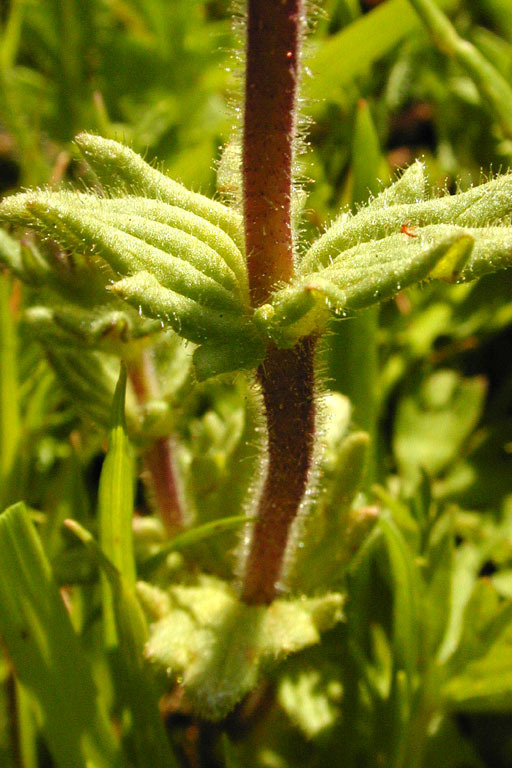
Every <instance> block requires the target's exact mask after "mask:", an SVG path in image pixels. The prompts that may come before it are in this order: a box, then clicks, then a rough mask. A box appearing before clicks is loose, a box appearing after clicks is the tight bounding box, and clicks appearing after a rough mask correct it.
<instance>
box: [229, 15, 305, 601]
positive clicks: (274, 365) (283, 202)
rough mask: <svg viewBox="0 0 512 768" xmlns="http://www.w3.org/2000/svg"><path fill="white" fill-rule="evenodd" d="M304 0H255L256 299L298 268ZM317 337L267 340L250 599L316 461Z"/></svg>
mask: <svg viewBox="0 0 512 768" xmlns="http://www.w3.org/2000/svg"><path fill="white" fill-rule="evenodd" d="M303 15H304V14H303V0H248V21H247V57H246V80H245V114H244V137H243V142H244V143H243V186H244V226H245V245H246V253H247V259H248V267H249V287H250V292H251V299H252V303H253V306H259V305H261V304H263V303H264V302H265V301H267V300H268V297H269V296H270V294H271V293H272V291H273V290H274V288H275V286H276V284H278V283H280V282H289V281H290V280H291V278H292V277H293V272H294V258H293V257H294V250H293V245H294V244H293V230H292V222H291V194H292V169H293V154H294V144H295V138H296V122H297V119H296V105H297V80H298V69H299V56H300V51H299V49H300V40H301V33H302V29H301V27H302V24H303ZM313 351H314V339H312V338H306V339H303V340H301V341H300V342H299V343H298V344H297V345H296V346H295V347H294V348H293V349H277V348H276V347H274V346H269V348H268V350H267V354H266V357H265V360H264V362H263V364H262V365H261V366H260V368H259V369H258V380H259V383H260V385H261V389H262V393H263V401H264V405H265V415H266V421H267V430H268V438H267V439H268V445H267V452H268V464H267V475H266V479H265V483H264V487H263V491H262V494H261V497H260V499H259V502H258V508H257V510H256V516H255V521H254V523H253V528H252V534H251V538H250V544H249V551H248V554H247V559H246V562H245V573H244V581H243V587H242V597H243V599H244V600H245V601H246V602H247V603H254V604H259V603H270V602H272V600H273V599H274V597H275V595H276V584H277V582H278V580H279V576H280V573H281V570H282V566H283V560H284V556H285V552H286V547H287V543H288V539H289V533H290V527H291V525H292V523H293V521H294V519H295V517H296V515H297V513H298V511H299V509H300V505H301V502H302V500H303V497H304V492H305V490H306V486H307V482H308V479H309V470H310V467H311V462H312V453H313V442H314V431H315V402H314V373H313Z"/></svg>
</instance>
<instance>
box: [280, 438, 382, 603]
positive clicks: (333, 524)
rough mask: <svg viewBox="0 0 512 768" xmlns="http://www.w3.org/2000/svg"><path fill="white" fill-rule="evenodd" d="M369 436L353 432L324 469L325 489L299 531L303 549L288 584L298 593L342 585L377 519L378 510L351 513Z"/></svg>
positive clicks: (361, 473) (299, 553)
mask: <svg viewBox="0 0 512 768" xmlns="http://www.w3.org/2000/svg"><path fill="white" fill-rule="evenodd" d="M368 445H369V437H368V435H367V434H366V433H365V432H355V433H353V434H351V435H349V436H348V437H346V438H345V439H344V440H343V441H342V442H341V445H339V446H338V451H337V457H336V462H335V466H334V467H332V469H331V471H329V470H327V471H326V468H325V467H322V469H321V471H322V476H323V488H322V493H320V494H319V498H318V499H317V500H316V502H315V504H314V506H313V508H312V509H311V511H310V513H309V515H308V516H307V518H306V519H305V520H304V523H303V526H302V530H301V532H300V537H299V538H300V546H299V547H298V548H297V549H296V550H295V552H294V555H293V565H292V566H290V574H289V575H287V577H286V584H287V585H288V586H290V588H291V589H292V590H293V592H295V593H306V594H313V593H314V592H315V590H317V589H319V588H321V589H328V588H329V589H332V588H334V587H335V586H337V585H339V584H340V583H341V582H342V579H343V576H344V571H345V569H346V568H347V565H348V563H349V562H350V560H351V558H352V557H353V556H354V555H355V554H356V552H357V550H358V549H359V546H360V544H361V543H362V541H363V540H364V538H365V537H366V536H367V535H368V533H369V532H370V530H371V529H372V527H373V525H374V524H375V523H376V521H377V515H376V510H375V509H374V508H373V509H368V508H365V507H363V508H362V509H355V510H351V505H352V502H353V501H354V498H355V496H356V493H357V492H358V491H359V488H360V485H361V482H362V479H363V473H364V468H365V463H366V460H367V455H368Z"/></svg>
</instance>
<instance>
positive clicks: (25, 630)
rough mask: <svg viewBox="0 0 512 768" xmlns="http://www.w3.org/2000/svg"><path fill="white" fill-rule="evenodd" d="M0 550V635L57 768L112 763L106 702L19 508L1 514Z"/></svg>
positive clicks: (114, 758) (113, 745) (114, 755)
mask: <svg viewBox="0 0 512 768" xmlns="http://www.w3.org/2000/svg"><path fill="white" fill-rule="evenodd" d="M0 553H1V557H0V634H1V635H2V638H3V641H4V643H5V645H6V647H7V650H8V653H9V657H10V659H11V660H12V663H13V665H14V668H15V670H16V674H17V676H18V677H19V679H20V681H21V682H22V684H23V685H24V686H25V687H26V688H27V690H29V691H30V692H31V694H32V695H33V696H34V697H35V699H36V700H37V703H38V707H39V709H40V711H41V713H42V715H43V732H44V734H45V736H46V738H47V740H48V746H49V748H50V751H51V753H52V756H53V758H54V759H55V762H56V765H58V766H60V767H61V768H85V766H86V764H88V761H91V764H93V765H95V766H98V767H100V766H101V767H102V768H111V766H114V765H118V762H117V759H118V755H117V747H116V743H115V740H114V736H113V732H112V730H111V728H110V724H109V723H108V721H107V717H106V713H105V711H104V703H103V701H102V699H101V698H100V697H99V696H98V691H97V690H96V686H95V684H94V681H93V677H92V673H91V669H90V666H89V663H88V661H87V659H86V657H85V655H84V652H83V650H82V648H81V646H80V643H79V640H78V638H77V636H76V634H75V632H74V630H73V627H72V625H71V622H70V619H69V616H68V614H67V612H66V609H65V607H64V603H63V602H62V599H61V596H60V594H59V590H58V588H57V585H56V584H55V582H54V580H53V578H52V575H51V572H50V566H49V563H48V561H47V559H46V557H45V554H44V552H43V550H42V547H41V543H40V540H39V538H38V536H37V534H36V532H35V530H34V528H33V526H32V523H31V522H30V519H29V516H28V513H27V511H26V509H25V507H24V506H23V505H22V504H16V505H15V506H13V507H10V508H9V509H8V510H6V511H5V512H4V513H3V514H2V515H1V516H0Z"/></svg>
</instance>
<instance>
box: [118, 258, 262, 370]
mask: <svg viewBox="0 0 512 768" xmlns="http://www.w3.org/2000/svg"><path fill="white" fill-rule="evenodd" d="M110 290H111V291H112V292H113V293H115V294H116V295H117V296H120V297H121V298H123V299H124V300H125V301H128V302H129V303H130V304H132V305H133V306H134V307H139V309H140V311H141V312H142V313H144V314H145V315H147V316H148V317H154V318H157V319H160V320H161V321H162V322H165V323H167V324H169V325H170V326H171V327H172V328H173V329H174V330H175V331H176V333H178V334H179V335H180V336H182V337H183V338H185V339H190V341H193V342H195V343H196V344H201V343H202V344H203V346H202V347H200V350H199V351H196V353H195V355H194V362H195V363H196V366H197V367H196V371H197V376H198V378H199V379H200V380H202V379H205V378H208V376H213V375H217V374H218V373H224V372H227V371H231V370H237V369H239V368H241V367H253V366H255V365H257V363H258V362H259V360H260V359H261V358H262V357H263V355H264V345H263V341H262V339H261V338H260V336H259V334H258V333H257V332H256V329H255V328H254V325H253V324H252V322H251V320H250V318H249V317H248V316H247V315H246V314H245V312H243V310H242V309H240V311H239V312H238V313H235V312H232V311H226V310H224V311H218V310H217V311H216V310H214V309H213V308H210V307H206V306H203V305H201V304H199V303H198V302H197V301H194V300H193V299H190V298H188V297H186V296H182V295H179V294H178V293H176V292H174V291H172V290H170V289H168V288H164V287H163V286H162V285H161V284H160V283H159V282H158V280H157V279H156V278H155V277H153V275H151V274H150V273H149V272H139V273H137V274H136V275H134V276H133V277H127V278H124V280H120V281H118V282H117V283H114V285H113V286H111V288H110ZM228 339H229V342H227V340H228Z"/></svg>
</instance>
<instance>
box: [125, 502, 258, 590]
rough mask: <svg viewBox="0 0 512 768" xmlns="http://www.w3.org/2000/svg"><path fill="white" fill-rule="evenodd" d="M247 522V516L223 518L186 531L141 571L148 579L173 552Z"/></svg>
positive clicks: (151, 558)
mask: <svg viewBox="0 0 512 768" xmlns="http://www.w3.org/2000/svg"><path fill="white" fill-rule="evenodd" d="M246 522H247V517H246V516H245V515H236V516H233V517H223V518H221V519H220V520H214V521H213V522H211V523H205V524H204V525H198V526H197V527H196V528H193V529H192V530H190V531H185V532H184V533H180V534H179V535H178V536H176V537H175V538H174V539H173V540H172V541H170V542H169V543H168V544H166V545H165V546H163V547H162V549H160V550H159V551H158V552H156V553H155V554H154V555H151V557H148V558H147V560H144V562H143V563H142V564H141V565H140V566H139V571H140V573H141V575H142V576H143V577H144V578H147V577H148V576H149V575H150V574H151V573H152V572H153V571H154V570H155V569H156V568H158V567H159V566H160V565H162V564H163V563H164V562H165V560H166V558H167V557H168V555H170V553H171V552H179V551H180V550H182V549H185V548H186V547H191V546H194V545H195V544H198V543H199V542H201V541H204V540H205V539H209V538H210V537H211V536H215V535H216V534H217V533H223V532H224V531H230V530H232V529H234V528H239V527H240V526H242V525H244V524H245V523H246Z"/></svg>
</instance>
